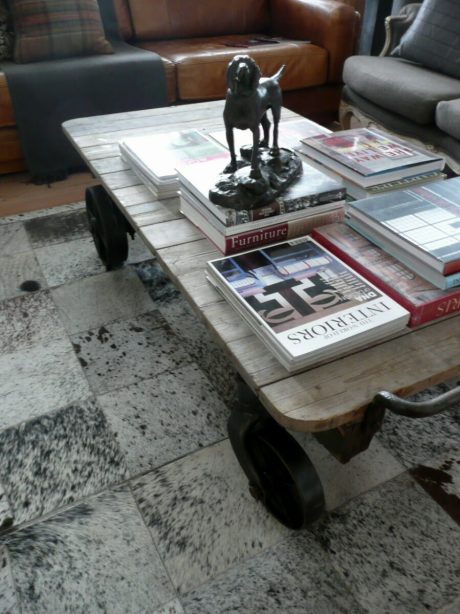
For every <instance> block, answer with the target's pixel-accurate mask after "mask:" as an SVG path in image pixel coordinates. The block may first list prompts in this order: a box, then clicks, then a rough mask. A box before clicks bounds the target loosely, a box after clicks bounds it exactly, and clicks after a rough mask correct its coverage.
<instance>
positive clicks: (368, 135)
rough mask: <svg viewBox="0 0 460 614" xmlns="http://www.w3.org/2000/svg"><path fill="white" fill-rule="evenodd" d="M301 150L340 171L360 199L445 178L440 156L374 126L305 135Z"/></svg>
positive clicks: (324, 164)
mask: <svg viewBox="0 0 460 614" xmlns="http://www.w3.org/2000/svg"><path fill="white" fill-rule="evenodd" d="M298 151H300V152H301V153H302V154H304V155H306V156H308V158H309V160H310V161H311V162H312V163H313V164H320V165H322V166H323V167H324V168H326V169H328V170H329V172H332V173H335V174H336V175H337V174H338V175H340V176H341V177H342V178H343V179H344V181H345V184H346V187H347V191H348V193H349V194H350V195H351V196H352V197H353V198H357V199H359V198H366V197H367V196H371V195H373V194H380V193H382V192H389V191H392V190H400V189H404V188H408V187H410V186H413V185H419V184H423V183H427V182H430V181H434V180H437V179H444V178H445V175H444V174H443V173H442V169H443V168H444V164H445V163H444V159H443V158H442V157H441V156H438V155H436V154H434V153H430V152H426V151H424V150H422V149H418V148H417V147H415V146H413V145H410V144H409V143H407V142H405V141H403V140H401V139H398V138H396V137H393V136H389V135H387V134H385V133H384V132H381V131H379V130H375V129H372V130H371V129H368V128H354V129H351V130H342V131H339V132H334V133H332V134H319V135H314V136H310V137H307V138H302V139H301V144H300V145H299V147H298Z"/></svg>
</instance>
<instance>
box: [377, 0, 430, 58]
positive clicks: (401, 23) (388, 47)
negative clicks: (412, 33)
mask: <svg viewBox="0 0 460 614" xmlns="http://www.w3.org/2000/svg"><path fill="white" fill-rule="evenodd" d="M421 6H422V3H421V2H413V3H411V4H406V6H405V7H404V8H402V9H401V11H400V12H399V13H398V15H389V16H388V17H387V18H386V19H385V43H384V45H383V49H382V51H381V52H380V56H381V57H384V56H386V55H390V53H391V52H392V51H393V49H394V48H395V47H396V46H397V45H399V41H400V40H401V38H402V36H403V34H405V33H406V32H407V30H408V29H409V27H410V26H411V25H412V23H413V22H414V20H415V18H416V17H417V13H418V11H419V9H420V7H421Z"/></svg>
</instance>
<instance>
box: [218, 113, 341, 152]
mask: <svg viewBox="0 0 460 614" xmlns="http://www.w3.org/2000/svg"><path fill="white" fill-rule="evenodd" d="M330 133H331V131H330V130H328V128H324V126H321V125H320V124H317V123H315V122H313V121H311V120H310V119H307V118H302V119H295V120H292V121H282V122H280V124H279V126H278V144H279V146H280V147H287V148H291V149H295V148H296V147H298V146H299V142H300V140H301V139H303V138H307V137H309V136H314V135H317V134H330ZM209 136H210V137H212V138H213V139H215V140H216V141H217V142H218V143H220V144H221V145H223V146H224V147H227V137H226V135H225V130H218V131H215V132H210V133H209ZM234 140H235V151H237V152H238V151H239V150H240V148H241V147H243V146H244V145H252V132H251V131H250V130H235V131H234Z"/></svg>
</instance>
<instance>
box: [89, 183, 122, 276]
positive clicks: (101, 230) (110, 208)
mask: <svg viewBox="0 0 460 614" xmlns="http://www.w3.org/2000/svg"><path fill="white" fill-rule="evenodd" d="M85 199H86V214H87V216H88V224H89V229H90V231H91V234H92V236H93V240H94V244H95V246H96V250H97V253H98V254H99V258H100V259H101V260H102V262H103V263H104V264H105V266H106V269H107V270H108V271H111V270H112V269H116V268H118V267H120V266H121V265H122V264H123V263H124V261H125V260H126V258H127V257H128V237H127V232H126V225H125V223H124V219H123V217H122V215H121V213H120V212H119V211H118V209H117V207H116V205H115V204H114V203H113V201H112V199H111V198H110V196H109V195H108V194H107V192H106V191H105V190H104V188H103V187H102V186H101V185H98V186H94V187H91V188H87V189H86V193H85Z"/></svg>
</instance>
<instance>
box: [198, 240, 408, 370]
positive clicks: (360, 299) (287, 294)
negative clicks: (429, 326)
mask: <svg viewBox="0 0 460 614" xmlns="http://www.w3.org/2000/svg"><path fill="white" fill-rule="evenodd" d="M207 273H208V276H209V278H210V280H211V281H212V282H213V283H214V284H215V285H216V287H217V288H218V289H219V290H220V291H221V292H222V294H223V296H224V297H225V298H226V299H227V300H228V301H229V303H230V304H231V305H233V307H234V308H235V309H237V311H238V312H239V313H240V314H241V315H242V317H243V318H244V319H245V320H246V321H247V322H248V324H249V325H250V326H251V328H252V330H253V331H254V333H256V334H257V335H258V336H259V337H260V338H261V340H262V341H263V342H265V343H266V345H267V346H268V347H269V348H270V349H271V350H272V351H273V352H274V353H275V355H276V356H277V358H278V359H279V360H280V362H281V363H282V364H283V365H284V366H285V367H286V369H288V370H289V371H295V370H298V369H301V368H304V367H306V366H309V365H312V364H315V363H318V361H323V360H326V359H330V358H332V357H334V358H335V357H338V356H340V355H343V354H344V353H347V352H349V351H351V350H354V349H357V348H362V347H364V346H366V345H367V344H369V343H371V342H375V341H377V340H380V339H383V338H385V337H387V336H388V335H389V334H392V333H395V332H396V331H399V330H401V329H403V328H404V327H405V326H406V324H407V322H408V320H409V312H408V311H407V310H405V309H404V308H403V307H401V306H400V305H399V304H398V303H396V302H395V301H394V300H393V299H391V298H390V297H389V296H387V295H386V294H385V293H383V292H382V291H381V290H379V289H378V288H377V287H376V286H374V285H373V284H371V283H370V282H368V281H366V280H365V279H364V278H363V277H362V276H361V275H359V274H358V273H356V272H355V271H353V270H352V269H351V268H350V267H349V266H347V265H346V264H344V263H343V262H342V261H341V260H339V259H338V258H337V257H336V256H334V255H333V254H332V253H331V252H329V251H328V250H326V249H325V248H324V247H322V246H321V245H320V244H319V243H317V242H316V241H314V240H313V239H312V238H311V237H304V238H302V239H297V240H294V241H287V242H284V243H278V244H275V245H271V246H269V247H266V248H260V249H256V250H252V251H249V252H244V253H242V254H239V255H236V256H227V257H226V258H220V259H217V260H212V261H210V262H208V264H207Z"/></svg>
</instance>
